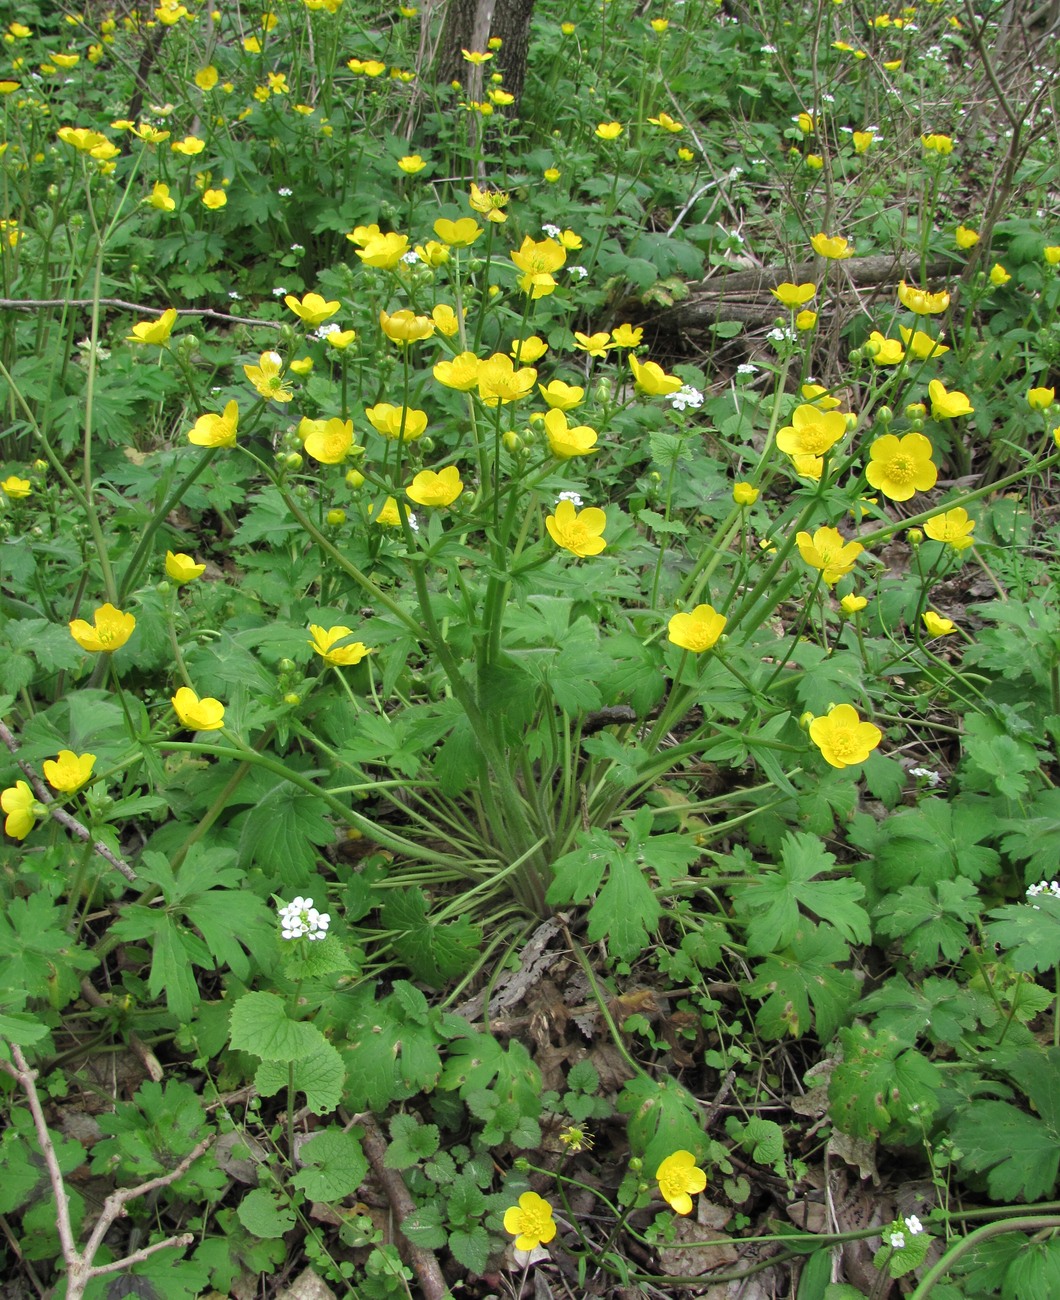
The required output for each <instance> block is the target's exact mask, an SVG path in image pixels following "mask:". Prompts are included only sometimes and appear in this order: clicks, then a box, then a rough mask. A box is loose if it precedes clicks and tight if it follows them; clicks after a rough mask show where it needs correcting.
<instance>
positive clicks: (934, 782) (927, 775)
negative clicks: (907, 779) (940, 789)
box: [909, 767, 942, 790]
mask: <svg viewBox="0 0 1060 1300" xmlns="http://www.w3.org/2000/svg"><path fill="white" fill-rule="evenodd" d="M909 775H910V776H922V777H923V778H924V780H925V781H927V783H928V785H929V786H930V787H931V789H932V790H934V789H935V787H936V786H938V785H941V784H942V773H941V772H933V771H932V770H931V768H930V767H911V768H910V769H909Z"/></svg>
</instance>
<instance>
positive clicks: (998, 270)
mask: <svg viewBox="0 0 1060 1300" xmlns="http://www.w3.org/2000/svg"><path fill="white" fill-rule="evenodd" d="M1011 279H1012V276H1011V275H1009V273H1008V272H1007V271H1006V270H1005V268H1004V267H1003V266H1002V265H1001V263H1000V262H995V263H994V265H993V266H992V267H991V268H990V283H991V284H992V285H993V286H994V287H995V288H998V289H1000V287H1001V286H1002V285H1003V284H1008V282H1009V281H1010V280H1011Z"/></svg>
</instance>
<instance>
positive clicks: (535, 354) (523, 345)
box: [508, 334, 548, 366]
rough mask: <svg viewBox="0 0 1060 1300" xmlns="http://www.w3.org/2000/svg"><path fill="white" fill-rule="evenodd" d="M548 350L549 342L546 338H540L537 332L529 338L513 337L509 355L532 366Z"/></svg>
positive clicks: (514, 359)
mask: <svg viewBox="0 0 1060 1300" xmlns="http://www.w3.org/2000/svg"><path fill="white" fill-rule="evenodd" d="M547 351H548V344H547V343H546V342H545V340H544V339H540V338H538V337H537V335H536V334H531V335H530V337H529V338H528V339H512V346H511V347H510V348H509V350H508V355H509V356H510V357H511V359H512V360H513V361H522V362H524V363H525V364H526V365H528V366H532V365H534V364H535V363H536V362H538V361H540V360H541V358H542V357H543V356H544V355H545V353H546V352H547Z"/></svg>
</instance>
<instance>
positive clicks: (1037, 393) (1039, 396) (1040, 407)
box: [1027, 388, 1056, 411]
mask: <svg viewBox="0 0 1060 1300" xmlns="http://www.w3.org/2000/svg"><path fill="white" fill-rule="evenodd" d="M1054 401H1056V389H1055V388H1031V389H1028V391H1027V405H1028V406H1029V407H1030V408H1031V410H1032V411H1047V410H1048V409H1049V407H1050V406H1052V404H1053V402H1054Z"/></svg>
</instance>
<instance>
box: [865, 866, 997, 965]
mask: <svg viewBox="0 0 1060 1300" xmlns="http://www.w3.org/2000/svg"><path fill="white" fill-rule="evenodd" d="M978 917H979V891H978V890H977V889H976V887H975V885H973V884H972V882H971V881H970V880H939V881H937V882H936V884H935V885H934V886H933V888H932V889H927V888H925V887H924V886H923V885H908V886H906V888H905V889H903V890H900V891H899V892H898V893H897V894H896V895H894V896H888V897H887V898H885V899H883V900H882V901H881V902H880V904H879V905H878V906H877V908H876V929H877V930H878V931H879V933H880V934H884V935H888V936H890V937H892V938H896V937H901V939H902V951H903V952H904V953H905V954H906V956H907V957H909V959H910V960H911V961H912V962H913V964H914V966H915V967H916V968H917V969H918V970H926V969H927V968H928V967H930V966H935V965H937V964H938V962H939V960H940V959H942V958H944V959H945V960H946V961H949V962H957V961H959V960H960V959H961V958H962V957H963V956H964V953H965V949H966V948H967V946H968V927H969V926H970V925H973V924H974V923H975V922H976V920H977V919H978Z"/></svg>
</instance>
